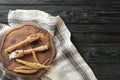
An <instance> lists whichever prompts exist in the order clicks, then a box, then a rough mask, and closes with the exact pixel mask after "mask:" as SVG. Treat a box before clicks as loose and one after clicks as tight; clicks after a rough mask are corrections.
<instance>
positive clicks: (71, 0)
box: [0, 0, 120, 6]
mask: <svg viewBox="0 0 120 80" xmlns="http://www.w3.org/2000/svg"><path fill="white" fill-rule="evenodd" d="M0 4H6V5H7V4H11V5H13V4H17V5H22V4H25V5H37V4H39V5H43V4H47V5H51V4H52V5H53V4H54V5H75V6H76V5H80V4H107V5H108V4H110V5H113V4H120V1H119V0H11V1H9V0H1V1H0Z"/></svg>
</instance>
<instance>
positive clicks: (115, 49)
mask: <svg viewBox="0 0 120 80" xmlns="http://www.w3.org/2000/svg"><path fill="white" fill-rule="evenodd" d="M74 44H75V46H76V47H77V50H78V51H79V52H80V54H81V55H82V56H83V58H84V59H85V61H86V62H87V63H90V64H91V63H94V64H101V63H104V64H115V63H117V64H120V61H119V58H120V45H119V44H79V43H74Z"/></svg>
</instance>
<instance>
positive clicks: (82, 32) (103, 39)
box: [67, 24, 120, 44]
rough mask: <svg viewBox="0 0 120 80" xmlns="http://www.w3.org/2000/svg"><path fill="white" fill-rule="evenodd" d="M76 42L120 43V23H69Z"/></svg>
mask: <svg viewBox="0 0 120 80" xmlns="http://www.w3.org/2000/svg"><path fill="white" fill-rule="evenodd" d="M67 26H68V28H69V30H70V31H71V33H72V37H71V39H72V41H73V42H75V43H115V44H120V37H119V35H120V25H110V24H106V25H82V24H78V25H72V24H67Z"/></svg>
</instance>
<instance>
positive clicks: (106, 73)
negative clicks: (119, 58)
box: [89, 64, 120, 80]
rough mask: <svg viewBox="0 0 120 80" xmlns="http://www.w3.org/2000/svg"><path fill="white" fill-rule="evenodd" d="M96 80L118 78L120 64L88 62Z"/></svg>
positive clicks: (119, 77)
mask: <svg viewBox="0 0 120 80" xmlns="http://www.w3.org/2000/svg"><path fill="white" fill-rule="evenodd" d="M89 65H90V67H91V68H92V70H93V72H94V73H95V75H96V77H97V78H98V80H120V64H113V65H111V64H89Z"/></svg>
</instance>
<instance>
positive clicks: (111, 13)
mask: <svg viewBox="0 0 120 80" xmlns="http://www.w3.org/2000/svg"><path fill="white" fill-rule="evenodd" d="M119 8H120V7H118V8H115V7H114V6H108V7H105V6H103V7H102V6H97V5H95V6H79V7H78V6H54V5H49V6H46V5H41V6H39V5H34V7H33V6H19V5H18V6H17V5H12V6H10V5H9V6H5V5H0V10H1V11H0V16H1V17H2V18H0V22H6V21H7V14H8V11H9V10H10V9H12V10H14V9H38V10H43V11H45V12H48V13H50V14H51V15H54V16H57V15H60V16H61V17H62V18H63V20H64V21H65V22H66V23H70V24H79V23H80V24H86V23H87V24H120V23H119V21H120V10H119Z"/></svg>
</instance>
